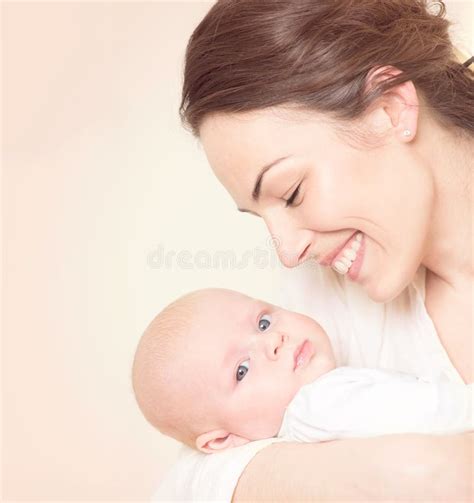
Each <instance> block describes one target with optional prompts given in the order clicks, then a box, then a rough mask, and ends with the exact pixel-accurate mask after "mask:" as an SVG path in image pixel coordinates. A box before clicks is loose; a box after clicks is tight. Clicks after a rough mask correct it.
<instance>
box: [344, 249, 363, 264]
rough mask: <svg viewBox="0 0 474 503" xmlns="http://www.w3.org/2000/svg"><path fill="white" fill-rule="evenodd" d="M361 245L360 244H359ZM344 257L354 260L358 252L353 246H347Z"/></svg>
mask: <svg viewBox="0 0 474 503" xmlns="http://www.w3.org/2000/svg"><path fill="white" fill-rule="evenodd" d="M359 246H360V245H359ZM343 255H344V257H346V258H348V259H349V260H350V261H351V262H354V260H355V258H356V256H357V253H356V252H355V250H353V249H352V248H346V249H345V250H344V253H343Z"/></svg>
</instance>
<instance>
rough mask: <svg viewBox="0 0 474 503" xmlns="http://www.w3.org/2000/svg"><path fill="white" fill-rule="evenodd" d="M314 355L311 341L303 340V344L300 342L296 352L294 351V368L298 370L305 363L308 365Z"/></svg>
mask: <svg viewBox="0 0 474 503" xmlns="http://www.w3.org/2000/svg"><path fill="white" fill-rule="evenodd" d="M313 355H314V346H313V343H312V342H311V341H309V340H308V339H306V340H305V341H303V343H302V344H300V345H299V346H298V347H297V348H296V350H295V352H294V362H295V364H294V367H293V370H296V369H297V368H300V367H302V366H304V365H306V364H307V363H308V362H309V360H310V359H311V358H312V356H313Z"/></svg>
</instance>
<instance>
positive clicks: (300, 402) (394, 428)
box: [278, 367, 474, 442]
mask: <svg viewBox="0 0 474 503" xmlns="http://www.w3.org/2000/svg"><path fill="white" fill-rule="evenodd" d="M472 391H473V388H472V386H465V385H464V384H462V383H457V382H451V381H448V380H446V379H439V380H436V381H433V382H430V381H427V380H425V379H421V378H419V377H415V376H413V375H411V374H406V373H404V372H396V371H394V370H381V369H367V368H354V367H339V368H337V369H335V370H332V371H331V372H328V373H326V374H324V375H323V376H321V377H319V378H318V379H316V380H315V381H313V382H312V383H309V384H307V385H305V386H303V387H302V388H301V389H300V390H299V391H298V393H297V394H296V395H295V397H294V398H293V400H292V401H291V402H290V403H289V404H288V407H287V408H286V411H285V415H284V417H283V422H282V425H281V428H280V431H279V432H278V436H279V437H281V438H284V439H285V440H287V441H299V442H326V441H328V440H337V439H341V438H355V437H372V436H377V435H390V434H396V433H424V434H438V433H461V432H464V431H470V430H472V429H474V425H473V423H472V401H473V400H472Z"/></svg>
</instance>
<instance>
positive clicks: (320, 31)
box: [180, 0, 474, 135]
mask: <svg viewBox="0 0 474 503" xmlns="http://www.w3.org/2000/svg"><path fill="white" fill-rule="evenodd" d="M433 7H435V8H436V9H437V11H436V12H434V11H433ZM445 11H446V9H445V5H444V3H443V2H442V1H438V2H435V3H433V2H429V1H428V0H219V1H218V2H217V3H216V4H215V5H214V6H213V7H212V8H211V9H210V11H209V12H208V14H207V15H206V16H205V17H204V19H203V20H202V21H201V23H200V24H199V25H198V26H197V28H196V29H195V31H194V33H193V34H192V36H191V38H190V40H189V43H188V47H187V51H186V61H185V71H184V84H183V92H182V102H181V107H180V113H181V117H182V120H183V122H184V123H185V125H187V126H188V127H189V128H190V129H191V130H192V131H193V133H194V134H195V135H199V128H200V126H201V124H202V121H203V119H204V118H205V117H206V116H207V115H209V114H212V113H215V112H227V113H233V112H246V111H251V110H257V109H261V108H266V107H271V106H276V105H283V104H294V105H297V106H301V107H304V108H306V109H310V110H315V111H318V112H322V113H329V114H331V115H332V117H334V118H335V119H346V120H350V119H356V118H357V117H359V116H360V115H362V114H363V112H364V111H365V110H366V109H367V108H368V107H369V105H370V104H371V103H372V102H373V101H374V100H375V99H376V98H377V97H378V96H380V95H381V94H382V93H383V92H384V91H386V90H387V89H390V88H391V87H393V86H396V85H398V84H401V83H402V82H405V81H408V80H411V81H412V82H413V83H414V85H415V87H416V88H417V91H418V92H419V93H421V94H422V96H423V99H424V104H425V105H426V106H428V107H429V108H430V110H431V111H432V112H433V113H434V115H435V116H436V117H437V119H438V120H439V121H440V122H441V123H442V124H443V125H445V126H446V127H456V128H461V129H463V130H465V131H468V132H470V133H471V134H472V133H473V132H474V88H473V79H472V76H473V72H472V70H470V69H468V68H466V67H464V66H463V65H462V64H461V63H460V62H459V61H458V60H457V59H456V56H455V54H454V48H453V45H452V42H451V40H450V38H449V34H448V28H449V25H450V23H449V21H447V20H446V19H445V17H444V16H445ZM381 66H393V67H396V68H398V69H399V70H401V73H400V74H398V75H395V76H393V77H388V78H386V79H384V80H382V81H381V82H379V83H378V84H377V85H375V86H374V87H372V88H371V90H370V91H368V92H367V91H366V86H365V84H366V79H367V75H368V74H369V72H370V70H372V69H374V68H377V67H381Z"/></svg>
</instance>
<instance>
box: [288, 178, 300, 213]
mask: <svg viewBox="0 0 474 503" xmlns="http://www.w3.org/2000/svg"><path fill="white" fill-rule="evenodd" d="M300 187H301V183H300V184H298V186H297V187H296V189H295V190H294V191H293V193H292V194H291V196H290V197H289V198H288V199H286V200H285V207H286V208H288V206H294V205H295V202H296V199H297V197H298V195H299V193H300Z"/></svg>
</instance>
